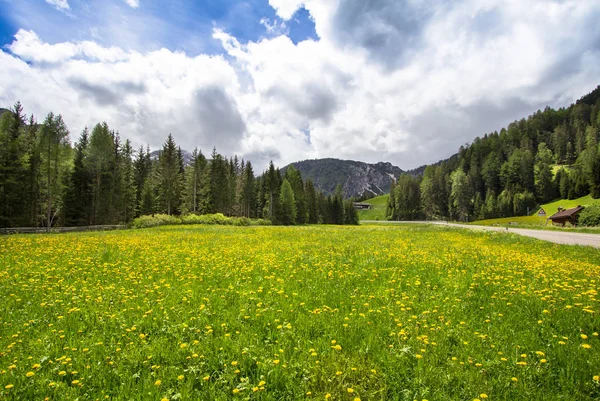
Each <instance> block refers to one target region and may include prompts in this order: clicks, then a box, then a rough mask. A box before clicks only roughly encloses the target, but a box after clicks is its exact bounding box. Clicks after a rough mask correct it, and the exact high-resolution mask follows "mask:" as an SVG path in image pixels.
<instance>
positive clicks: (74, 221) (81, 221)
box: [65, 127, 92, 226]
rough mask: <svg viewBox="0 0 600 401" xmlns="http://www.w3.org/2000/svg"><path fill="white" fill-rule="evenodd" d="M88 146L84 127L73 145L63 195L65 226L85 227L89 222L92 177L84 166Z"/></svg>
mask: <svg viewBox="0 0 600 401" xmlns="http://www.w3.org/2000/svg"><path fill="white" fill-rule="evenodd" d="M88 145H89V131H88V129H87V127H86V128H85V129H84V130H83V132H82V133H81V137H80V138H79V141H78V142H77V144H76V145H75V158H74V160H73V169H72V171H71V176H70V181H69V186H68V187H67V190H66V195H65V224H66V225H68V226H87V225H89V224H90V220H91V213H90V205H91V204H92V192H91V184H92V177H91V175H90V173H89V171H88V169H87V166H86V158H87V152H88Z"/></svg>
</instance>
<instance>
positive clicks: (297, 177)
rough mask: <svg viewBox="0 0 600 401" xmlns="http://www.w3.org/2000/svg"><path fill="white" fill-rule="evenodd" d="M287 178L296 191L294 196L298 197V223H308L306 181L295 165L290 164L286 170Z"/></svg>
mask: <svg viewBox="0 0 600 401" xmlns="http://www.w3.org/2000/svg"><path fill="white" fill-rule="evenodd" d="M285 178H286V179H287V180H288V181H289V183H290V185H291V186H292V190H293V191H294V198H295V199H296V211H297V214H296V223H297V224H306V222H307V221H308V210H307V208H308V206H307V202H306V195H305V193H304V183H303V182H302V175H301V174H300V172H299V171H298V170H296V168H294V166H292V165H290V166H289V167H288V168H287V170H286V172H285Z"/></svg>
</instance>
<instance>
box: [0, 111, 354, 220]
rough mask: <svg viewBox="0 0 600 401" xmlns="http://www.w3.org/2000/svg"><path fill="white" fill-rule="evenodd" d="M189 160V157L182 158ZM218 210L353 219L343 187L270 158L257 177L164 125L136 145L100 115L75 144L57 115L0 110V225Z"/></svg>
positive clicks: (235, 161)
mask: <svg viewBox="0 0 600 401" xmlns="http://www.w3.org/2000/svg"><path fill="white" fill-rule="evenodd" d="M186 159H189V160H186ZM154 213H164V214H168V215H182V214H190V213H193V214H210V213H223V214H225V215H228V216H240V217H249V218H264V219H269V220H271V221H272V222H273V223H274V224H286V225H292V224H304V223H330V224H356V223H357V222H358V215H357V213H356V211H355V210H354V208H353V206H352V203H351V202H350V201H348V200H343V198H342V192H341V188H338V190H337V191H336V192H335V194H332V195H330V196H325V195H324V194H323V193H321V192H319V191H317V190H316V189H315V186H314V185H313V183H312V182H311V181H310V180H307V181H306V182H305V181H304V180H303V179H302V176H301V175H300V173H299V172H298V171H297V170H296V169H294V168H288V169H287V170H286V172H285V175H282V174H281V173H280V171H279V169H276V168H275V167H274V165H273V163H271V164H270V166H269V168H268V170H267V171H265V172H264V173H263V174H262V175H260V176H258V177H256V176H255V174H254V168H253V166H252V164H251V162H250V161H244V160H240V159H238V157H237V156H235V157H233V158H226V157H224V156H223V155H221V154H219V153H218V152H217V151H216V149H213V151H212V153H211V154H210V156H209V158H207V157H206V156H205V155H204V154H203V153H202V152H201V151H200V150H198V149H195V150H194V152H193V153H192V154H191V155H185V154H184V152H183V151H182V150H181V148H180V147H178V146H177V145H176V143H175V140H174V138H173V136H172V135H170V134H169V136H168V138H167V140H166V141H165V143H164V145H163V147H162V149H161V150H160V151H158V152H156V153H151V152H150V149H148V148H144V147H143V146H142V147H140V148H139V149H137V150H134V149H133V148H132V146H131V143H130V141H129V140H125V141H123V140H122V139H121V137H120V135H119V133H118V132H116V131H114V130H111V129H110V128H109V126H108V125H107V124H106V123H101V124H97V125H96V126H95V127H94V128H93V129H92V130H91V131H88V129H87V128H86V129H85V130H84V131H83V132H82V133H81V135H80V137H79V139H78V140H77V142H76V144H75V146H74V147H72V146H71V142H70V140H69V130H68V128H67V126H66V124H65V122H64V121H63V119H62V117H61V116H60V115H55V114H53V113H50V114H48V116H47V117H46V118H45V120H44V121H43V122H42V123H41V124H38V123H37V122H36V120H35V118H34V117H33V116H29V117H27V116H26V115H25V114H24V113H23V108H22V106H21V104H20V103H17V104H16V105H15V106H14V107H13V109H12V110H10V111H9V112H5V113H3V114H2V115H1V117H0V227H2V228H5V227H24V226H29V227H40V226H41V227H52V226H56V225H61V226H87V225H105V224H119V223H129V222H130V221H131V220H132V219H133V218H135V217H137V216H140V215H150V214H154Z"/></svg>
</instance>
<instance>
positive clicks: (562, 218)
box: [550, 206, 583, 226]
mask: <svg viewBox="0 0 600 401" xmlns="http://www.w3.org/2000/svg"><path fill="white" fill-rule="evenodd" d="M582 210H583V206H577V207H574V208H571V209H563V208H562V207H559V208H558V212H556V213H554V214H553V215H552V216H550V220H552V224H555V225H557V226H564V225H565V224H567V223H570V224H572V225H574V226H576V225H577V216H578V215H579V212H581V211H582Z"/></svg>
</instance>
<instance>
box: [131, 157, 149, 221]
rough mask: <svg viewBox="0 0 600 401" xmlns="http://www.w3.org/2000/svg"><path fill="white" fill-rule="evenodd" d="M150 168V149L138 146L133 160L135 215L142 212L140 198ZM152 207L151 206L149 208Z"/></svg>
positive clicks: (139, 214)
mask: <svg viewBox="0 0 600 401" xmlns="http://www.w3.org/2000/svg"><path fill="white" fill-rule="evenodd" d="M151 169H152V160H151V159H150V149H148V148H147V150H145V151H144V147H143V146H140V148H139V149H138V151H137V153H136V155H135V160H134V162H133V185H134V187H135V207H136V209H135V216H136V217H137V216H141V215H142V214H143V213H142V198H143V195H142V194H143V192H144V187H145V186H146V180H148V178H149V176H150V172H151ZM150 209H152V208H150Z"/></svg>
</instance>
